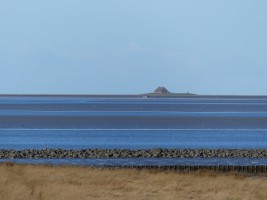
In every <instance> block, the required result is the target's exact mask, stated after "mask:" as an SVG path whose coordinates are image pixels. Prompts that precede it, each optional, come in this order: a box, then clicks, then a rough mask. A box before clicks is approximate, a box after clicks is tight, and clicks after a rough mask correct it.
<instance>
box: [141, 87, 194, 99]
mask: <svg viewBox="0 0 267 200" xmlns="http://www.w3.org/2000/svg"><path fill="white" fill-rule="evenodd" d="M195 95H196V94H193V93H189V92H186V93H172V92H170V91H169V90H168V89H167V88H165V87H162V86H159V87H157V88H156V89H155V90H154V92H152V93H146V94H143V97H145V98H149V97H175V96H195Z"/></svg>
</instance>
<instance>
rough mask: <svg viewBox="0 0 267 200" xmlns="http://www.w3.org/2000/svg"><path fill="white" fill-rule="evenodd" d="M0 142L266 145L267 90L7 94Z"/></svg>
mask: <svg viewBox="0 0 267 200" xmlns="http://www.w3.org/2000/svg"><path fill="white" fill-rule="evenodd" d="M0 148H1V149H27V148H35V149H43V148H63V149H84V148H127V149H147V148H191V149H194V148H215V149H216V148H233V149H236V148H239V149H245V148H267V97H201V96H200V97H188V98H185V97H182V98H92V97H71V96H70V97H11V96H9V97H8V96H2V97H0ZM103 161H104V160H102V161H101V162H103ZM110 161H111V160H109V162H110ZM143 161H144V160H143ZM165 161H166V160H165ZM180 161H181V160H180ZM180 161H179V162H180ZM195 161H196V160H195ZM29 162H32V161H29ZM38 162H42V161H38ZM47 162H48V161H47ZM49 162H51V161H49ZM53 162H54V161H53ZM60 162H63V160H62V161H57V163H60ZM77 162H79V163H81V162H84V163H86V162H88V161H86V160H83V161H78V160H77ZM90 162H91V161H90ZM113 162H114V161H113ZM128 162H130V161H129V160H128ZM134 162H137V161H136V160H135V161H134ZM147 162H148V161H147ZM155 162H159V160H157V161H155ZM172 162H174V161H173V160H172ZM175 162H178V161H175ZM217 162H219V161H218V160H217ZM224 162H226V161H224ZM233 162H240V161H237V160H235V161H233ZM264 162H265V161H264ZM139 164H140V163H139Z"/></svg>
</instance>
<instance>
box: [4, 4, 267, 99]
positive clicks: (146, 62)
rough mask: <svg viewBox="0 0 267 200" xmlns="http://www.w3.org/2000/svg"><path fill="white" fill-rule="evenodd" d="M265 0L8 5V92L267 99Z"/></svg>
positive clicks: (6, 21)
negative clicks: (162, 92) (163, 92)
mask: <svg viewBox="0 0 267 200" xmlns="http://www.w3.org/2000/svg"><path fill="white" fill-rule="evenodd" d="M266 9H267V1H264V0H257V1H249V0H236V1H230V0H225V1H220V2H219V1H212V0H204V1H193V0H189V1H177V0H167V1H161V0H147V1H141V0H136V1H130V0H110V1H104V0H99V1H86V0H80V1H70V0H64V1H63V0H57V1H52V0H47V1H43V2H40V1H34V0H25V1H18V0H14V1H2V2H0V24H1V28H0V30H1V31H0V36H1V37H0V94H141V93H147V92H152V91H154V89H156V88H157V87H158V86H164V87H166V88H167V89H168V90H169V91H171V92H177V93H184V92H190V93H196V94H212V95H227V94H229V95H231V94H232V95H233V94H235V95H267V87H265V86H266V85H267V78H266V74H267V39H266V35H267V27H266V25H264V24H266V21H267V13H266Z"/></svg>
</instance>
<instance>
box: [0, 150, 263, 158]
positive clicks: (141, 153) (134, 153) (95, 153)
mask: <svg viewBox="0 0 267 200" xmlns="http://www.w3.org/2000/svg"><path fill="white" fill-rule="evenodd" d="M212 157H221V158H224V157H225V158H226V157H228V158H267V149H142V150H129V149H82V150H64V149H41V150H37V149H25V150H3V149H1V150H0V159H13V158H28V159H37V158H212Z"/></svg>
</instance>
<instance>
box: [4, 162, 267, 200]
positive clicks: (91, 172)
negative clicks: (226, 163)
mask: <svg viewBox="0 0 267 200" xmlns="http://www.w3.org/2000/svg"><path fill="white" fill-rule="evenodd" d="M0 174H1V178H0V199H1V200H6V199H7V200H12V199H16V200H19V199H21V200H26V199H27V200H30V199H49V200H53V199H57V200H61V199H62V200H63V199H64V200H68V199H76V200H78V199H101V200H108V199H116V200H120V199H144V200H147V199H153V200H154V199H164V200H165V199H179V200H180V199H200V200H201V199H203V200H204V199H205V200H207V199H217V200H220V199H242V200H243V199H247V200H252V199H267V178H266V177H245V176H240V175H239V176H238V175H234V174H212V173H189V174H181V173H177V172H159V171H158V172H156V171H147V170H131V169H129V170H127V169H125V170H108V169H103V170H100V169H92V168H86V167H71V166H69V167H63V166H61V167H60V166H33V165H17V164H10V163H9V164H0Z"/></svg>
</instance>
